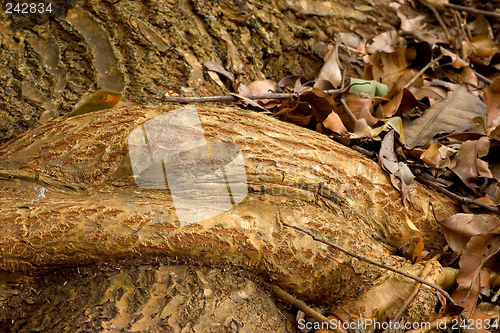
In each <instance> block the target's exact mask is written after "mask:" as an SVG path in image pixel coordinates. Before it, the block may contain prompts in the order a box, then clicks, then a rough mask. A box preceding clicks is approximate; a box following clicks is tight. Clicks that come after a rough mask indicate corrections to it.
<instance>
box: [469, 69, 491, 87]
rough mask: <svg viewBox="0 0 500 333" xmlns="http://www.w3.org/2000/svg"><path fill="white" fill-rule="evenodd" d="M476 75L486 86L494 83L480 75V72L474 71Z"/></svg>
mask: <svg viewBox="0 0 500 333" xmlns="http://www.w3.org/2000/svg"><path fill="white" fill-rule="evenodd" d="M474 74H476V76H477V78H478V79H479V80H481V81H483V82H484V83H486V84H491V83H492V82H493V81H491V80H490V79H488V78H487V77H486V76H484V75H482V74H479V73H478V72H476V71H474Z"/></svg>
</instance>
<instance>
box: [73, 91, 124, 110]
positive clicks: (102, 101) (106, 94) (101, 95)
mask: <svg viewBox="0 0 500 333" xmlns="http://www.w3.org/2000/svg"><path fill="white" fill-rule="evenodd" d="M122 96H123V94H122V93H121V92H119V91H112V90H105V89H101V90H98V91H96V92H95V93H94V94H93V95H92V96H91V97H90V98H89V99H88V100H86V101H85V102H84V103H83V104H82V105H80V106H79V107H78V108H76V109H75V110H73V111H72V112H70V113H67V114H66V115H65V117H74V116H79V115H82V114H86V113H89V112H93V111H99V110H104V109H111V108H113V107H114V106H115V105H116V104H118V102H119V101H120V100H121V99H122Z"/></svg>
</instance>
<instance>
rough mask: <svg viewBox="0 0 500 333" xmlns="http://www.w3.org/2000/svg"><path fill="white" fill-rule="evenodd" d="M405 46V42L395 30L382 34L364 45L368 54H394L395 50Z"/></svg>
mask: <svg viewBox="0 0 500 333" xmlns="http://www.w3.org/2000/svg"><path fill="white" fill-rule="evenodd" d="M405 44H406V40H405V39H404V38H403V37H401V36H399V35H398V33H397V31H396V30H389V31H386V32H383V33H381V34H379V35H377V36H375V37H373V38H372V40H371V41H370V42H368V43H367V45H366V50H367V51H368V53H369V54H374V53H377V52H394V51H395V50H396V49H397V48H399V47H401V46H403V45H405Z"/></svg>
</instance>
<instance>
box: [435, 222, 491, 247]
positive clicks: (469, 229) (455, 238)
mask: <svg viewBox="0 0 500 333" xmlns="http://www.w3.org/2000/svg"><path fill="white" fill-rule="evenodd" d="M439 223H440V225H441V229H442V230H443V234H444V237H445V238H446V241H447V242H448V244H449V245H450V247H451V248H452V249H453V251H456V252H462V251H463V250H464V249H465V247H466V245H467V243H468V242H469V239H471V237H473V236H475V235H479V234H482V233H494V232H497V231H498V230H500V220H499V219H498V218H497V217H495V216H493V215H489V214H463V213H459V214H455V215H452V216H450V217H448V218H447V219H445V220H443V221H441V222H439Z"/></svg>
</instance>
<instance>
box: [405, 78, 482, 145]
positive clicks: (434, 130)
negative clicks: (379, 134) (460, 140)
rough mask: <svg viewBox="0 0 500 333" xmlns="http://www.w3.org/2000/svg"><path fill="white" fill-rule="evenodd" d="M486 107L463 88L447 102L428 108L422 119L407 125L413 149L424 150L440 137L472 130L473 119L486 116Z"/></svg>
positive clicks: (453, 93) (445, 100) (449, 97)
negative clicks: (433, 139) (435, 138)
mask: <svg viewBox="0 0 500 333" xmlns="http://www.w3.org/2000/svg"><path fill="white" fill-rule="evenodd" d="M486 111H487V108H486V105H485V104H484V103H483V102H481V101H480V100H479V99H477V98H476V97H475V96H473V95H472V94H470V93H469V92H468V91H467V89H466V88H464V87H460V88H459V89H458V90H456V91H454V92H452V93H450V95H449V96H448V97H447V98H445V99H444V100H442V101H440V102H438V103H435V104H434V105H432V106H431V107H430V108H428V109H427V110H426V111H425V112H424V114H423V116H422V117H420V118H417V119H415V120H413V121H403V125H404V130H405V136H406V144H405V146H406V147H407V148H409V149H411V148H413V147H416V146H422V145H424V144H426V143H427V142H429V141H430V140H431V139H432V138H433V137H434V136H435V135H436V134H438V133H450V132H452V131H456V132H462V131H463V130H466V129H468V128H470V127H471V124H470V121H469V120H470V119H472V118H474V117H477V116H479V117H484V116H486Z"/></svg>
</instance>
